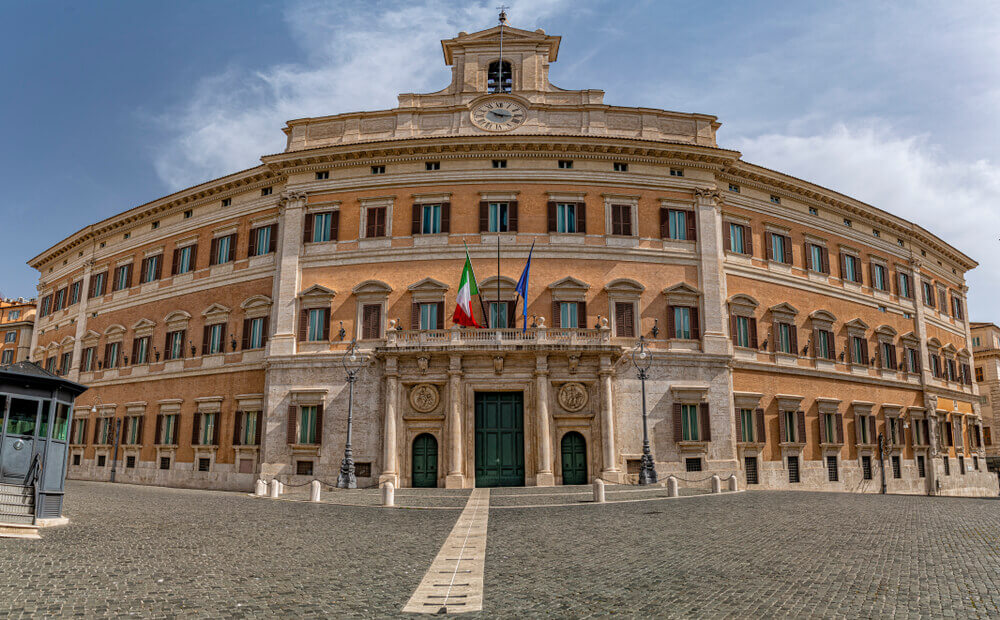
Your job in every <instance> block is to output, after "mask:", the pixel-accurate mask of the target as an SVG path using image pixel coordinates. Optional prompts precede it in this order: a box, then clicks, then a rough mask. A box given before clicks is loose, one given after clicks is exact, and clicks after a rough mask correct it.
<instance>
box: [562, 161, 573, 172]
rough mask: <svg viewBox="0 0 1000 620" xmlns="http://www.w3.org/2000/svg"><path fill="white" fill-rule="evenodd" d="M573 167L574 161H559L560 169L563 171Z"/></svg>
mask: <svg viewBox="0 0 1000 620" xmlns="http://www.w3.org/2000/svg"><path fill="white" fill-rule="evenodd" d="M572 167H573V160H572V159H560V160H559V168H560V169H562V170H569V169H570V168H572Z"/></svg>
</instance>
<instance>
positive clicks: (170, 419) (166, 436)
mask: <svg viewBox="0 0 1000 620" xmlns="http://www.w3.org/2000/svg"><path fill="white" fill-rule="evenodd" d="M157 443H159V444H161V445H167V446H175V445H177V415H176V414H169V415H162V416H160V438H159V441H158V442H157Z"/></svg>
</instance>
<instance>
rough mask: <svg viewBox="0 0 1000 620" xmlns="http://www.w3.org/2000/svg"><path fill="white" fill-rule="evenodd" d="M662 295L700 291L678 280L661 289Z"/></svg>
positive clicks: (691, 293)
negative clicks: (676, 282)
mask: <svg viewBox="0 0 1000 620" xmlns="http://www.w3.org/2000/svg"><path fill="white" fill-rule="evenodd" d="M663 294H664V295H701V291H699V290H698V289H696V288H695V287H693V286H691V285H690V284H688V283H687V282H680V283H678V284H675V285H673V286H668V287H667V288H665V289H663Z"/></svg>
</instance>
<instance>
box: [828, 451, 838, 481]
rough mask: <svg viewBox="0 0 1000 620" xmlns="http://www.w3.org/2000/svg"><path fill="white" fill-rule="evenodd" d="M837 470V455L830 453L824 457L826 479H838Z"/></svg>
mask: <svg viewBox="0 0 1000 620" xmlns="http://www.w3.org/2000/svg"><path fill="white" fill-rule="evenodd" d="M839 473H840V472H838V471H837V457H836V456H833V455H830V456H827V457H826V479H827V480H828V481H829V482H837V480H839V479H840V476H839Z"/></svg>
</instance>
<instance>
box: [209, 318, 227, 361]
mask: <svg viewBox="0 0 1000 620" xmlns="http://www.w3.org/2000/svg"><path fill="white" fill-rule="evenodd" d="M225 327H226V324H225V323H216V324H215V325H209V326H208V342H207V343H206V344H207V345H208V346H207V347H206V351H205V352H204V353H205V354H206V355H215V354H216V353H225V350H226V343H225V341H224V340H223V337H224V336H225Z"/></svg>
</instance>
